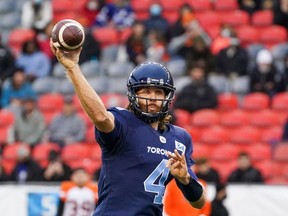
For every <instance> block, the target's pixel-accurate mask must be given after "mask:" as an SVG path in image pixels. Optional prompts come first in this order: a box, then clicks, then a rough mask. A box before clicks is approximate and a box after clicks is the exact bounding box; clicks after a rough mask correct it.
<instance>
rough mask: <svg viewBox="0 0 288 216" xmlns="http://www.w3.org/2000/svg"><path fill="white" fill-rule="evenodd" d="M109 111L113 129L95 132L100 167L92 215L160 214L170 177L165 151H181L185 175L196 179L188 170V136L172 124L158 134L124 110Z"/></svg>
mask: <svg viewBox="0 0 288 216" xmlns="http://www.w3.org/2000/svg"><path fill="white" fill-rule="evenodd" d="M109 111H110V112H112V113H113V115H114V116H115V128H114V130H113V131H112V132H110V133H102V132H99V131H98V130H96V131H95V132H96V137H97V141H98V142H99V144H100V145H101V148H102V161H103V164H102V169H101V173H100V178H99V185H98V190H99V202H98V206H97V208H96V211H95V213H94V216H96V215H97V216H100V215H101V216H103V215H108V216H111V215H113V216H117V215H119V216H120V215H121V216H122V215H125V216H134V215H141V216H142V215H147V216H148V215H149V216H153V215H155V216H156V215H162V208H163V204H162V199H163V195H164V192H165V187H166V185H167V184H168V182H169V181H170V180H171V179H172V178H173V176H172V175H171V174H170V172H169V168H167V167H166V162H167V160H168V156H167V151H171V152H173V151H174V149H177V150H178V151H179V153H182V152H185V155H186V160H187V165H188V167H189V173H190V174H191V176H192V177H193V178H195V179H196V176H195V174H194V173H193V172H192V170H191V169H190V167H191V165H192V163H193V161H192V160H191V158H190V156H191V153H192V144H191V137H190V135H189V134H188V133H187V132H186V131H185V130H183V129H181V128H179V127H177V126H174V125H168V130H167V131H165V132H164V133H162V134H161V133H159V132H158V131H156V130H154V129H153V128H152V127H151V126H150V125H149V124H147V123H145V122H144V121H142V120H140V119H138V118H137V116H135V115H134V114H133V113H131V112H130V111H128V110H126V109H123V108H112V109H110V110H109Z"/></svg>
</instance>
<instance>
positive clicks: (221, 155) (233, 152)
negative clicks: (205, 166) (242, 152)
mask: <svg viewBox="0 0 288 216" xmlns="http://www.w3.org/2000/svg"><path fill="white" fill-rule="evenodd" d="M238 154H239V149H238V147H237V146H234V145H233V144H225V145H221V146H219V147H217V148H215V149H214V150H213V151H212V152H211V157H210V158H211V160H213V161H214V162H216V161H230V162H231V161H234V160H235V159H236V158H237V156H238Z"/></svg>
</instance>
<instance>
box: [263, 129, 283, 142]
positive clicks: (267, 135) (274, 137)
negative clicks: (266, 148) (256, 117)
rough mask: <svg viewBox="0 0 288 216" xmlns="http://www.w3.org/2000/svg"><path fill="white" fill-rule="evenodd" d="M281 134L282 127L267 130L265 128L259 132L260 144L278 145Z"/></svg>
mask: <svg viewBox="0 0 288 216" xmlns="http://www.w3.org/2000/svg"><path fill="white" fill-rule="evenodd" d="M282 133H283V127H282V126H273V127H269V128H265V129H263V130H262V131H261V140H260V141H261V142H264V143H271V144H273V143H278V142H280V141H281V138H282Z"/></svg>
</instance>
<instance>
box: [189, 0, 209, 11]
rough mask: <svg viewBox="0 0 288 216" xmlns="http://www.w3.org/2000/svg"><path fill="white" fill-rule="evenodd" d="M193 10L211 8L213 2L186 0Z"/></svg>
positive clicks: (207, 0)
mask: <svg viewBox="0 0 288 216" xmlns="http://www.w3.org/2000/svg"><path fill="white" fill-rule="evenodd" d="M186 3H187V4H189V5H190V6H191V7H192V9H193V10H194V11H195V12H198V11H208V10H212V7H213V4H212V2H211V1H210V0H186Z"/></svg>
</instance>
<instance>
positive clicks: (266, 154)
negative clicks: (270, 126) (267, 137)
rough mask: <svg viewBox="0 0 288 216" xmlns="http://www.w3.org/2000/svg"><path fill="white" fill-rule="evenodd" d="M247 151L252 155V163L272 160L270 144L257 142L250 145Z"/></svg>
mask: <svg viewBox="0 0 288 216" xmlns="http://www.w3.org/2000/svg"><path fill="white" fill-rule="evenodd" d="M246 152H247V153H248V154H249V155H250V157H251V160H252V163H254V162H259V161H265V160H271V157H272V150H271V146H270V145H269V144H264V143H262V144H261V143H260V144H255V145H253V144H252V145H250V146H249V148H246Z"/></svg>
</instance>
